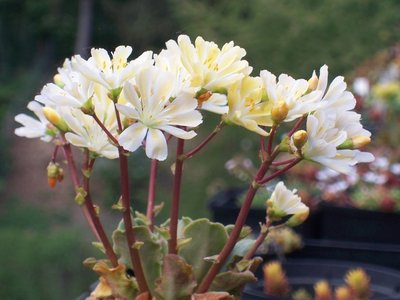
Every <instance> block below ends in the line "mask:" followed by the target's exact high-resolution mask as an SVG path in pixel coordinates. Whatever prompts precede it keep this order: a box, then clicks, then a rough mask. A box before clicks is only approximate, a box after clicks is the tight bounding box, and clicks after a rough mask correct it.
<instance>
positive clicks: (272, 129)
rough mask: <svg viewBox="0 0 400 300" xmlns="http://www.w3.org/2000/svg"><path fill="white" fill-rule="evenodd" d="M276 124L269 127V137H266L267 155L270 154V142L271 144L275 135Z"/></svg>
mask: <svg viewBox="0 0 400 300" xmlns="http://www.w3.org/2000/svg"><path fill="white" fill-rule="evenodd" d="M276 128H277V127H276V125H273V126H272V128H271V132H270V134H269V138H268V147H267V153H268V155H271V152H272V144H273V140H274V137H275V132H276Z"/></svg>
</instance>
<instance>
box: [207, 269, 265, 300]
mask: <svg viewBox="0 0 400 300" xmlns="http://www.w3.org/2000/svg"><path fill="white" fill-rule="evenodd" d="M256 281H257V278H256V277H255V276H254V274H253V273H252V272H251V271H244V272H234V271H228V272H223V273H219V274H218V275H217V276H216V277H215V279H214V280H213V282H212V284H211V287H210V290H212V291H218V292H228V293H229V294H232V295H235V296H238V295H240V292H241V288H242V287H243V286H244V285H245V284H247V283H250V282H256Z"/></svg>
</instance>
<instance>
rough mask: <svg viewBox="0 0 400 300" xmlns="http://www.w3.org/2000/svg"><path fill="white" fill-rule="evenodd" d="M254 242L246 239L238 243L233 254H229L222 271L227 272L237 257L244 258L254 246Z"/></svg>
mask: <svg viewBox="0 0 400 300" xmlns="http://www.w3.org/2000/svg"><path fill="white" fill-rule="evenodd" d="M254 242H255V241H254V240H251V239H244V240H240V241H238V242H237V243H236V245H235V247H234V248H233V250H232V252H231V253H230V254H229V256H228V258H227V259H226V263H225V264H224V266H223V267H222V268H221V271H222V272H223V271H227V270H228V267H229V265H231V264H232V263H233V262H234V261H235V260H236V259H235V258H237V257H243V256H244V255H245V254H246V253H247V251H248V250H249V249H250V248H251V246H253V244H254Z"/></svg>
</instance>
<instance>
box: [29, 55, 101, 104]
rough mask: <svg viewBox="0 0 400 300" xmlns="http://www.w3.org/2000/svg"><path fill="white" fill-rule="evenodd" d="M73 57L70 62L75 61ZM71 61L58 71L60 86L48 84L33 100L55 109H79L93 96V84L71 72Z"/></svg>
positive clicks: (67, 61) (66, 62)
mask: <svg viewBox="0 0 400 300" xmlns="http://www.w3.org/2000/svg"><path fill="white" fill-rule="evenodd" d="M75 59H76V57H73V58H72V60H71V61H75ZM71 61H69V60H66V61H65V62H64V65H63V67H62V68H59V69H58V80H59V81H60V83H61V84H62V86H60V85H57V84H54V83H48V84H46V85H45V86H44V87H43V89H42V91H41V92H40V95H37V96H36V97H35V100H36V101H38V102H40V103H43V104H44V105H46V106H49V107H52V108H54V109H56V108H57V107H58V106H70V107H74V108H80V107H81V106H82V105H84V104H85V102H86V101H87V100H88V99H90V98H91V97H92V96H93V92H94V90H93V89H94V83H93V82H92V81H90V80H88V79H87V78H86V77H84V76H83V75H82V74H81V73H79V72H77V71H75V70H73V68H72V64H71Z"/></svg>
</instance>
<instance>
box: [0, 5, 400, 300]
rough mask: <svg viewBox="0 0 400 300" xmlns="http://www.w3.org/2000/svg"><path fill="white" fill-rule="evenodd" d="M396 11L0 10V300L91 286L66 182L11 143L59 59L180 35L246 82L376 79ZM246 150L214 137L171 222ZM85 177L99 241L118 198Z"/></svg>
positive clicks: (163, 174)
mask: <svg viewBox="0 0 400 300" xmlns="http://www.w3.org/2000/svg"><path fill="white" fill-rule="evenodd" d="M399 11H400V2H399V1H396V0H386V1H376V0H335V1H329V0H320V1H314V0H301V1H289V0H280V1H273V0H252V1H239V0H238V1H236V0H233V1H232V0H220V1H218V0H206V1H204V0H202V1H200V0H157V1H146V0H131V1H128V0H115V1H109V0H81V1H71V0H68V1H67V0H35V1H29V0H0V122H1V125H2V126H1V129H0V132H1V135H0V145H2V147H0V298H4V299H13V300H18V299H31V300H36V299H41V300H43V299H60V300H63V299H74V298H75V297H77V296H78V295H79V294H80V293H81V292H82V291H84V290H86V289H87V287H88V286H89V285H90V283H92V282H94V281H95V280H96V276H95V275H94V274H92V273H91V271H89V270H87V269H86V268H85V267H83V266H82V263H81V262H82V261H83V260H84V259H85V258H87V257H90V256H97V257H100V255H99V252H98V251H97V250H96V249H94V248H93V247H92V246H91V244H90V242H91V241H92V240H93V236H91V233H90V232H89V231H88V230H87V227H86V224H85V222H84V219H83V217H82V214H81V212H80V210H79V207H77V205H76V204H75V203H74V201H73V196H74V195H73V192H72V189H71V184H70V183H69V178H68V174H66V178H65V180H64V181H63V182H62V183H61V184H59V185H57V186H56V187H55V188H54V189H50V188H49V187H48V186H47V178H46V166H47V164H48V162H49V160H50V157H51V153H52V147H51V145H47V144H45V143H42V142H40V141H38V140H28V139H22V138H17V137H16V136H14V134H13V131H14V129H15V127H17V124H16V123H15V122H14V121H13V118H14V115H15V114H17V113H21V112H26V109H25V106H26V104H27V103H28V101H30V100H32V99H33V98H34V96H35V95H36V94H38V93H39V92H40V89H41V87H42V86H43V85H44V84H45V83H47V82H49V81H51V80H52V77H53V75H54V74H55V73H56V71H57V67H59V66H61V65H62V63H63V61H64V59H65V58H66V57H70V56H72V55H74V54H81V55H83V56H86V57H87V55H88V53H89V51H90V48H92V47H101V48H105V49H107V50H109V51H112V50H113V49H114V48H115V47H116V46H118V45H130V46H132V47H133V49H134V54H133V56H137V55H139V54H140V53H141V52H142V51H144V50H149V49H150V50H153V51H155V52H158V51H159V50H160V49H162V48H163V47H164V45H165V42H166V41H167V40H169V39H176V37H177V36H178V35H179V34H182V33H184V34H188V35H189V36H191V38H192V40H194V39H195V37H196V36H198V35H201V36H202V37H203V38H204V39H206V40H212V41H215V42H216V43H218V44H219V45H222V44H223V43H225V42H229V41H231V40H233V41H234V42H235V44H237V45H239V46H241V47H243V48H245V49H246V51H247V56H246V59H247V60H248V61H249V63H250V64H251V65H252V66H253V67H254V71H253V75H255V74H257V73H258V72H259V70H261V69H268V70H269V71H271V72H273V73H276V74H280V73H288V74H290V75H292V76H294V77H302V78H309V77H310V76H311V73H312V71H313V70H314V69H319V67H320V66H321V65H323V64H327V65H328V66H329V70H330V79H331V80H332V79H333V76H335V75H339V74H341V75H345V76H346V78H347V79H348V80H347V81H348V82H352V81H353V80H354V78H356V77H359V76H363V77H367V78H368V77H374V76H375V77H376V72H375V73H373V72H372V71H374V70H377V69H382V68H385V67H386V66H387V65H388V64H389V62H390V61H391V59H393V57H395V56H396V53H394V51H395V50H393V49H398V48H395V46H396V44H397V43H398V41H399V40H400V39H399V38H400V14H399ZM398 94H399V95H400V93H398ZM397 106H398V104H397ZM206 118H208V119H209V120H210V121H209V123H210V124H211V125H209V128H205V129H204V131H202V132H200V133H199V135H200V136H206V135H207V133H208V132H209V131H210V130H212V128H213V127H214V126H215V125H216V124H217V122H218V120H217V119H215V117H213V116H206ZM382 138H383V139H384V138H385V137H382ZM389 138H390V137H389ZM393 139H394V141H393ZM385 141H388V137H386V140H383V142H385ZM389 141H390V139H389ZM392 141H393V143H395V144H396V141H397V139H396V137H394V138H393V137H392ZM381 142H382V140H381ZM190 145H191V144H190V143H189V144H188V148H190ZM257 149H258V145H257V137H255V136H254V137H252V136H251V135H249V134H247V132H245V131H244V130H242V129H240V128H236V127H235V128H234V127H232V128H231V127H229V128H227V129H226V130H223V132H221V135H220V136H219V137H218V139H216V140H215V141H213V142H212V143H211V144H210V145H209V147H208V148H207V149H205V150H204V151H203V152H202V153H201V154H200V155H198V156H197V157H195V158H194V159H191V160H190V161H189V162H188V163H187V164H186V165H185V171H186V172H187V176H186V177H185V179H184V183H183V185H184V186H183V191H182V201H183V203H182V208H181V214H182V215H190V216H192V217H203V216H209V215H210V213H209V211H208V209H207V201H208V199H209V198H210V197H211V196H212V195H213V194H215V193H216V192H218V191H219V190H221V189H224V188H226V187H229V186H242V185H243V182H241V181H240V180H238V179H237V178H235V177H234V176H231V175H230V174H229V172H228V171H227V170H226V169H225V167H224V166H225V163H226V161H228V160H229V159H231V158H232V157H235V156H237V155H238V154H240V153H245V156H246V157H247V158H250V159H253V160H254V161H255V160H256V157H257ZM77 154H79V153H77ZM142 157H143V153H141V152H140V151H139V152H137V153H135V154H134V155H132V157H131V159H130V163H131V166H130V167H131V170H130V171H131V175H132V188H133V190H134V192H133V198H134V205H135V208H136V209H143V208H144V207H145V204H144V199H145V195H146V189H147V176H148V173H149V162H148V161H145V160H143V159H142ZM171 164H172V161H167V162H165V163H163V164H162V168H161V170H160V174H159V182H158V196H157V202H158V203H161V202H165V208H164V211H163V212H162V213H161V215H160V220H162V219H163V218H165V216H166V215H167V212H168V201H169V199H170V190H169V187H170V184H171V176H170V166H171ZM97 168H98V169H97V172H96V173H95V175H94V179H93V186H94V199H95V201H96V203H98V204H99V205H100V206H101V207H102V208H103V210H102V218H103V220H104V221H105V222H106V223H107V225H108V232H109V233H110V232H111V230H112V228H113V227H114V226H115V225H116V224H117V222H118V218H119V216H118V213H116V212H111V211H110V209H109V207H110V206H111V205H112V204H113V203H115V202H116V200H117V198H118V192H117V187H118V171H117V168H116V167H115V166H114V164H113V162H107V161H99V162H98V165H97Z"/></svg>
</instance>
